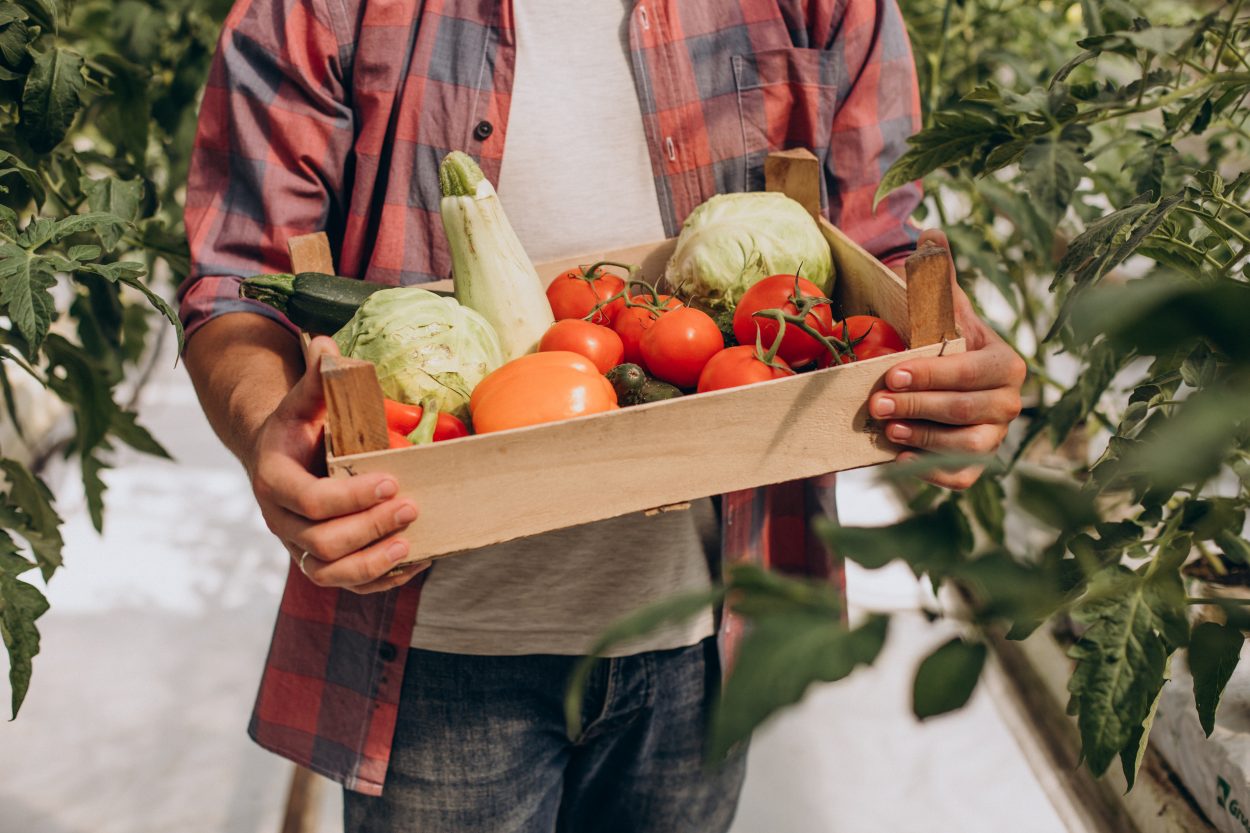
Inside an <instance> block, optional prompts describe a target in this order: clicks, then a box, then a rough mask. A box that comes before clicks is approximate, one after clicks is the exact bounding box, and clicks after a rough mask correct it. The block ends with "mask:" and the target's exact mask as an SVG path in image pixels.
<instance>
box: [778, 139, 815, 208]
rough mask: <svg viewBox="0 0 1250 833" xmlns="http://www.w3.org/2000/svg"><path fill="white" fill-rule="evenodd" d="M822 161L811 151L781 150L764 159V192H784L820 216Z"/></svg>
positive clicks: (800, 149)
mask: <svg viewBox="0 0 1250 833" xmlns="http://www.w3.org/2000/svg"><path fill="white" fill-rule="evenodd" d="M820 178H821V177H820V160H819V159H817V158H816V156H815V155H814V154H813V153H812V152H811V151H810V150H808V149H807V148H795V149H793V150H778V151H773V152H772V153H770V154H768V158H767V159H765V160H764V190H765V191H780V192H781V193H783V194H785V195H786V196H787V197H789V198H790V199H792V200H794V201H795V202H797V203H798V204H799V205H801V206H803V207H804V208H806V209H807V211H808V213H809V214H811V215H812V216H813V217H819V216H820Z"/></svg>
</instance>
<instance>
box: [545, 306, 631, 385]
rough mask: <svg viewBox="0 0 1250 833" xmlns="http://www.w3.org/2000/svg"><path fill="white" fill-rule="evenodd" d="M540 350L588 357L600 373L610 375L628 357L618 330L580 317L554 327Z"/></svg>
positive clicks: (556, 324)
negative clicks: (562, 351) (561, 351)
mask: <svg viewBox="0 0 1250 833" xmlns="http://www.w3.org/2000/svg"><path fill="white" fill-rule="evenodd" d="M538 349H539V350H540V351H542V352H547V351H550V350H567V351H569V352H571V353H577V354H578V355H581V356H585V357H586V358H588V359H590V360H591V361H592V362H594V365H595V367H597V368H598V369H599V372H600V373H607V372H608V371H609V370H611V369H612V368H614V367H616V366H617V365H618V364H620V363H621V362H622V361H624V357H625V345H624V344H623V343H622V341H621V337H620V336H619V335H617V334H616V331H614V330H612V329H610V328H608V327H604V326H602V325H600V324H594V323H591V322H590V321H583V320H581V319H580V318H566V319H564V320H563V321H557V322H556V323H555V324H552V325H551V327H550V329H548V330H547V332H546V333H545V334H544V335H543V338H542V341H540V342H539V343H538Z"/></svg>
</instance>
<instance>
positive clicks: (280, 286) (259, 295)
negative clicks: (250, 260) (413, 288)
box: [239, 272, 451, 335]
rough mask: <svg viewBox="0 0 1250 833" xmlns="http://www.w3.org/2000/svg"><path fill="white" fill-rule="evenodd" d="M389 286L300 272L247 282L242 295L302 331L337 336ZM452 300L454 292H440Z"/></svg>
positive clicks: (245, 281) (253, 279) (248, 279)
mask: <svg viewBox="0 0 1250 833" xmlns="http://www.w3.org/2000/svg"><path fill="white" fill-rule="evenodd" d="M387 288H388V287H387V285H386V284H381V283H373V282H372V281H362V280H358V279H356V278H342V277H339V276H337V275H324V274H322V273H320V272H300V273H299V274H298V275H292V274H277V275H257V276H255V277H252V278H246V279H245V280H244V281H243V285H242V287H240V289H239V294H240V295H241V296H243V297H244V298H251V299H252V300H254V301H260V302H261V303H263V304H268V305H269V306H271V307H273V308H274V309H276V310H278V312H281V313H282V314H283V315H285V316H286V317H287V319H288V320H290V322H291V323H292V324H294V325H295V326H296V327H299V328H300V329H301V330H303V331H305V332H307V333H312V334H313V335H334V334H335V333H337V332H338V331H339V330H341V329H342V328H343V325H344V324H346V323H347V322H348V321H350V320H351V317H352V316H353V315H354V314H355V313H356V309H357V308H358V307H359V306H360V305H361V304H363V303H364V302H365V299H366V298H368V297H369V296H370V295H372V294H373V293H375V292H377V291H378V290H379V289H387ZM435 294H437V295H444V296H448V295H450V294H451V293H450V292H437V293H435Z"/></svg>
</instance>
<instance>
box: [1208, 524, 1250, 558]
mask: <svg viewBox="0 0 1250 833" xmlns="http://www.w3.org/2000/svg"><path fill="white" fill-rule="evenodd" d="M1215 544H1216V546H1218V547H1219V548H1220V552H1222V553H1224V557H1225V558H1227V559H1228V560H1229V561H1231V562H1233V563H1234V564H1244V565H1247V566H1250V541H1247V540H1246V539H1245V538H1242V537H1241V536H1240V535H1237V534H1236V533H1235V532H1230V531H1229V530H1227V529H1222V530H1220V531H1219V532H1217V533H1215Z"/></svg>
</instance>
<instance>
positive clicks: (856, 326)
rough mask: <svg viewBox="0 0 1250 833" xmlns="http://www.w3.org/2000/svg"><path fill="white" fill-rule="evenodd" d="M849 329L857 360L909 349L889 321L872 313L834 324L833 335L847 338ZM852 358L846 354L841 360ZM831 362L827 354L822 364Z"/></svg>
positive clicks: (844, 362) (844, 361) (854, 316)
mask: <svg viewBox="0 0 1250 833" xmlns="http://www.w3.org/2000/svg"><path fill="white" fill-rule="evenodd" d="M847 330H849V331H850V340H851V342H852V343H853V344H854V350H855V358H856V359H857V360H858V359H875V358H876V357H877V356H888V355H889V354H891V353H900V352H902V351H903V350H906V349H907V344H906V343H904V341H903V337H902V336H900V335H899V334H898V330H896V329H894V328H893V327H891V326H890V324H889V322H888V321H884V320H882V319H880V318H877V317H875V316H872V315H852V316H850V317H849V318H847V319H846V321H845V322H839V323H838V324H837V325H835V326H834V328H833V335H834V337H835V338H839V339H845V338H847V336H846V331H847ZM850 360H851V359H850V357H849V356H845V357H843V358H842V359H841V362H842V364H846V363H847V362H849V361H850ZM830 363H831V362H830V361H829V360H828V357H827V356H826V358H825V359H824V360H822V362H821V366H822V367H826V366H828V365H829V364H830Z"/></svg>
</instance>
